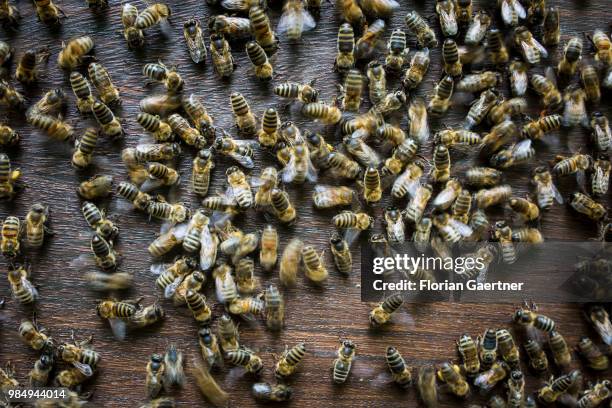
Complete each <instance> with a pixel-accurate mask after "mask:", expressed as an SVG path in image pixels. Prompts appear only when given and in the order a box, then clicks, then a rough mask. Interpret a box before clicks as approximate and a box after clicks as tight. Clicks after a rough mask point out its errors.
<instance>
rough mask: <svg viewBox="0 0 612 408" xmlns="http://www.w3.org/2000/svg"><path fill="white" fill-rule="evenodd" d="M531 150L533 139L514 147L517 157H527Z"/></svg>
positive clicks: (523, 141)
mask: <svg viewBox="0 0 612 408" xmlns="http://www.w3.org/2000/svg"><path fill="white" fill-rule="evenodd" d="M530 150H531V139H525V140H522V141H520V142H518V143H517V144H516V145H515V146H514V152H515V154H516V155H526V154H527V153H528V152H529V151H530Z"/></svg>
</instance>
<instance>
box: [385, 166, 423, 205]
mask: <svg viewBox="0 0 612 408" xmlns="http://www.w3.org/2000/svg"><path fill="white" fill-rule="evenodd" d="M424 168H425V164H424V163H422V162H420V161H417V162H414V163H410V164H409V165H408V166H406V169H405V170H404V172H403V173H402V174H400V175H399V176H398V177H397V178H396V179H395V181H394V183H393V186H392V187H391V196H392V197H393V198H396V199H400V198H402V197H404V196H405V195H406V194H409V195H410V196H411V197H414V195H415V193H416V192H417V189H418V187H419V185H420V183H419V180H420V179H421V177H422V176H423V172H424Z"/></svg>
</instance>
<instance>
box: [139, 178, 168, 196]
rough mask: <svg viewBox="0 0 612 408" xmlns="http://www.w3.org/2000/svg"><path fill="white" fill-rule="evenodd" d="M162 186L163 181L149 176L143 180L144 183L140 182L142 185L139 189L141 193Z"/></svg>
mask: <svg viewBox="0 0 612 408" xmlns="http://www.w3.org/2000/svg"><path fill="white" fill-rule="evenodd" d="M163 186H164V182H163V181H162V180H160V179H156V178H152V177H149V178H147V179H146V180H145V182H144V183H142V185H141V186H140V190H141V191H142V192H143V193H149V192H151V191H153V190H157V189H158V188H161V187H163Z"/></svg>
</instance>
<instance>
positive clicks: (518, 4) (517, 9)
mask: <svg viewBox="0 0 612 408" xmlns="http://www.w3.org/2000/svg"><path fill="white" fill-rule="evenodd" d="M510 1H511V2H512V8H514V11H515V12H516V14H517V15H518V16H519V18H525V17H527V13H526V12H525V8H524V7H523V5H522V4H521V2H520V1H518V0H510Z"/></svg>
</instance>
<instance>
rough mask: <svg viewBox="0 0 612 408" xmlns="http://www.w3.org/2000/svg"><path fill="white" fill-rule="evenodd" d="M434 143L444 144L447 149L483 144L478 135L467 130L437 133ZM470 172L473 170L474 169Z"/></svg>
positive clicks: (448, 130)
mask: <svg viewBox="0 0 612 408" xmlns="http://www.w3.org/2000/svg"><path fill="white" fill-rule="evenodd" d="M434 143H436V144H443V145H445V146H446V147H451V146H457V145H478V144H480V143H481V139H480V135H479V134H478V133H476V132H472V131H469V130H466V129H444V130H441V131H439V132H438V133H436V135H435V139H434ZM470 170H473V168H472V169H470ZM470 170H468V172H469V171H470Z"/></svg>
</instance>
